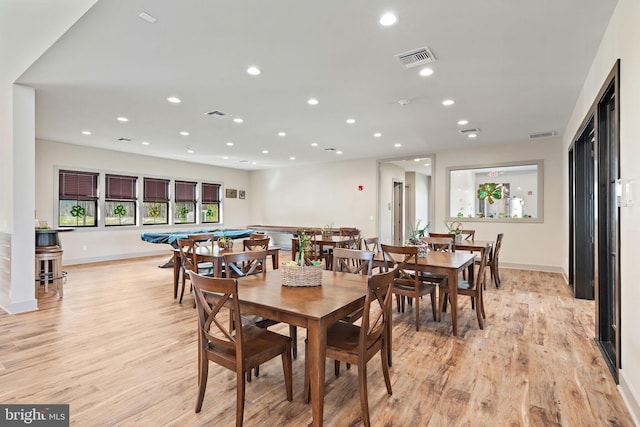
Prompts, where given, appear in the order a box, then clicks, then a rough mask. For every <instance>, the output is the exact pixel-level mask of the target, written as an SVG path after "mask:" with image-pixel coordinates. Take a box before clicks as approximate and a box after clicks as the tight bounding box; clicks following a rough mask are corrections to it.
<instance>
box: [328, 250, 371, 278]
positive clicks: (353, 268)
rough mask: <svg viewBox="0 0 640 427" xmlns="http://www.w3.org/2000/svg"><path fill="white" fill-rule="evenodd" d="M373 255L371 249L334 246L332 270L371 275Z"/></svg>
mask: <svg viewBox="0 0 640 427" xmlns="http://www.w3.org/2000/svg"><path fill="white" fill-rule="evenodd" d="M374 255H375V254H374V253H373V252H371V251H361V250H357V249H345V248H334V249H333V271H344V272H347V273H352V274H366V275H367V276H371V269H372V268H373V256H374Z"/></svg>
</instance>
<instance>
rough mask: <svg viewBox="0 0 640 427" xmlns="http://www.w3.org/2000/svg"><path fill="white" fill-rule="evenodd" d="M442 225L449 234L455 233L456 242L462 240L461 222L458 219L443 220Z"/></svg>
mask: <svg viewBox="0 0 640 427" xmlns="http://www.w3.org/2000/svg"><path fill="white" fill-rule="evenodd" d="M444 225H445V227H447V230H449V234H454V235H455V242H456V243H460V242H462V235H461V234H460V233H461V232H462V223H460V222H458V221H449V222H447V221H445V222H444Z"/></svg>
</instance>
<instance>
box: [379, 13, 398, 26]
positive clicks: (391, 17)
mask: <svg viewBox="0 0 640 427" xmlns="http://www.w3.org/2000/svg"><path fill="white" fill-rule="evenodd" d="M378 22H380V25H382V26H383V27H389V26H391V25H394V24H396V23H397V22H398V17H397V16H396V15H395V14H394V13H391V12H387V13H385V14H384V15H382V16H381V17H380V20H379V21H378Z"/></svg>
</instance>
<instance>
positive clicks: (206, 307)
mask: <svg viewBox="0 0 640 427" xmlns="http://www.w3.org/2000/svg"><path fill="white" fill-rule="evenodd" d="M189 274H190V276H191V283H193V290H194V293H195V297H196V309H197V311H198V324H199V332H200V345H201V346H202V347H203V349H208V348H210V347H212V346H218V347H224V348H228V349H231V350H234V351H235V352H236V356H238V357H240V356H242V350H243V346H242V328H234V329H233V330H231V327H230V326H229V325H233V324H235V325H240V324H241V317H240V304H239V300H238V282H237V280H234V279H223V278H213V277H205V276H201V275H199V274H196V273H194V272H189ZM205 295H209V296H210V297H212V298H211V299H212V300H213V301H212V302H209V301H207V298H206V296H205ZM223 309H226V310H223ZM228 316H231V317H232V319H233V322H229V320H228V318H227V317H228ZM225 325H226V326H225Z"/></svg>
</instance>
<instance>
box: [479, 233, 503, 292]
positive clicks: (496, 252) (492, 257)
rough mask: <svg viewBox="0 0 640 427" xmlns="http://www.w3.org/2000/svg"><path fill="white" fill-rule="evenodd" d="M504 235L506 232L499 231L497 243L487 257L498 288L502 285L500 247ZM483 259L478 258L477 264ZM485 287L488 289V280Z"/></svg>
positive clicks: (492, 276)
mask: <svg viewBox="0 0 640 427" xmlns="http://www.w3.org/2000/svg"><path fill="white" fill-rule="evenodd" d="M503 237H504V233H499V234H498V237H497V238H496V244H495V245H494V246H493V251H491V252H490V253H489V257H488V258H487V266H488V267H489V271H490V272H491V278H492V279H493V283H494V284H495V285H496V288H499V287H500V284H501V280H500V269H499V268H498V260H499V257H500V248H501V247H502V238H503ZM480 263H481V261H480V260H478V259H476V264H480ZM484 288H485V289H487V282H486V281H485V282H484Z"/></svg>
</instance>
